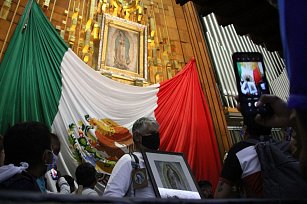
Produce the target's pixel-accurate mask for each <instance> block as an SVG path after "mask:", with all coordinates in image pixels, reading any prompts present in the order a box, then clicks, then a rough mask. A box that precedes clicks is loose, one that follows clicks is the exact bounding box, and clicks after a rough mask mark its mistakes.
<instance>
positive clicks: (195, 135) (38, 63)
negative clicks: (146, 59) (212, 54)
mask: <svg viewBox="0 0 307 204" xmlns="http://www.w3.org/2000/svg"><path fill="white" fill-rule="evenodd" d="M0 90H1V98H0V110H1V111H0V125H1V126H0V133H1V134H4V132H5V130H6V129H7V127H9V126H10V125H13V124H15V123H17V122H20V121H30V120H31V121H41V122H44V123H45V124H47V125H48V126H49V127H50V128H51V130H52V131H53V132H54V133H56V134H57V135H58V136H59V137H60V140H61V142H62V146H61V154H60V161H61V166H62V168H63V170H64V171H65V172H66V173H69V174H71V175H74V172H75V168H76V166H77V164H78V159H80V158H82V159H85V160H87V161H89V162H91V163H93V164H94V165H95V166H96V167H97V169H99V170H101V171H102V172H107V173H110V172H111V171H110V168H109V167H112V165H114V163H115V162H116V159H118V157H119V156H118V155H121V154H123V152H126V151H128V149H129V148H130V147H131V142H132V141H131V133H130V131H129V130H130V129H131V127H132V124H133V123H134V121H135V120H137V119H138V118H140V117H143V116H152V117H155V118H156V119H157V121H158V122H159V124H160V135H161V146H160V149H161V150H163V151H172V152H183V153H184V155H185V158H186V159H187V161H188V163H189V165H190V167H191V169H192V172H193V174H194V176H195V177H196V179H198V180H199V179H207V180H210V181H211V182H212V183H213V185H214V186H215V185H216V183H217V179H218V175H219V173H220V159H219V153H218V149H217V143H216V139H215V135H214V130H213V125H212V121H211V116H210V112H209V110H208V107H207V105H206V101H205V98H204V95H203V93H202V89H201V86H200V83H199V80H198V76H197V71H196V65H195V60H191V61H190V62H189V63H188V64H187V65H186V67H185V68H183V70H182V71H181V72H180V73H178V74H177V75H176V76H175V77H173V78H172V79H170V80H168V81H165V82H163V83H161V84H154V85H151V86H148V87H136V86H130V85H126V84H121V83H119V82H116V81H113V80H111V79H109V78H107V77H104V76H101V75H100V74H99V73H98V72H96V71H94V70H93V69H91V68H89V67H88V66H87V65H86V64H85V63H84V62H83V61H82V60H80V59H79V58H78V57H77V55H76V54H75V53H74V52H73V51H72V50H71V49H69V48H68V47H67V45H66V44H65V43H64V41H63V40H62V38H61V37H60V36H59V35H58V33H57V32H56V30H55V29H54V28H53V26H52V25H51V23H50V22H49V21H48V19H47V18H46V17H45V16H44V14H43V13H42V11H41V9H40V8H39V6H38V5H37V3H36V2H35V1H29V3H28V4H27V6H26V8H25V11H24V15H23V16H22V18H21V19H20V22H19V24H18V26H17V28H16V30H15V33H14V35H13V37H12V39H11V41H10V44H9V47H8V49H7V52H6V53H5V56H4V59H3V61H2V63H1V66H0ZM25 145H27V144H25ZM65 172H62V174H65Z"/></svg>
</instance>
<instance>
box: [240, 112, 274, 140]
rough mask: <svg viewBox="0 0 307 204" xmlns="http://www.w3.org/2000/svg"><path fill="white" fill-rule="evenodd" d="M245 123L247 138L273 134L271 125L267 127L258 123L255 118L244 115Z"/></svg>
mask: <svg viewBox="0 0 307 204" xmlns="http://www.w3.org/2000/svg"><path fill="white" fill-rule="evenodd" d="M243 120H244V122H243V123H244V125H245V126H246V129H245V133H246V135H245V139H247V138H258V137H259V136H261V135H263V136H269V135H271V130H272V128H271V127H265V126H262V125H260V124H258V123H257V122H256V121H255V120H254V118H248V117H244V118H243Z"/></svg>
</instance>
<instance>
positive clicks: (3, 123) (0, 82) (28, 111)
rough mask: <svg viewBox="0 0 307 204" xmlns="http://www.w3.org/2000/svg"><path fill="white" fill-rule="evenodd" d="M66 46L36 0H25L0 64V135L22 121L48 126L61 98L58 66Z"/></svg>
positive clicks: (59, 69)
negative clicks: (21, 13)
mask: <svg viewBox="0 0 307 204" xmlns="http://www.w3.org/2000/svg"><path fill="white" fill-rule="evenodd" d="M25 25H26V27H25ZM24 27H25V28H24ZM30 27H31V29H30ZM67 49H68V47H67V45H66V44H65V43H64V41H63V40H62V39H61V37H60V36H59V35H58V33H57V32H56V30H55V29H54V28H53V26H52V25H51V24H50V22H49V20H48V19H47V18H46V17H45V15H44V14H43V13H42V11H41V9H40V8H39V6H38V5H37V3H36V1H32V0H31V1H29V2H28V4H27V6H26V8H25V10H24V14H23V16H22V17H21V19H20V21H19V24H18V26H17V28H16V30H15V33H14V35H13V37H12V39H11V41H10V44H9V46H8V49H7V51H6V53H5V55H4V59H3V61H2V63H1V65H0V92H1V98H0V134H4V132H5V131H6V129H7V127H8V126H10V125H14V124H15V123H17V122H22V121H30V120H31V121H41V122H44V123H45V124H47V125H48V126H49V127H50V125H51V124H52V122H53V119H54V117H55V115H56V113H57V109H58V103H59V99H60V97H61V86H62V82H61V68H60V65H61V61H62V58H63V55H64V53H65V52H66V51H67Z"/></svg>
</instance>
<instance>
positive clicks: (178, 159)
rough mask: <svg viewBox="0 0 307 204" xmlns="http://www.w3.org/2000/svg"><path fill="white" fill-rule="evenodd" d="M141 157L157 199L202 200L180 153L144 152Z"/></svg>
mask: <svg viewBox="0 0 307 204" xmlns="http://www.w3.org/2000/svg"><path fill="white" fill-rule="evenodd" d="M143 157H144V161H145V165H146V168H147V171H148V174H149V177H150V179H151V182H152V185H153V188H154V191H155V193H156V196H157V197H161V198H170V197H177V198H183V199H200V198H202V193H200V192H201V191H200V189H199V186H198V185H197V183H196V181H195V179H194V177H193V175H192V174H191V170H190V167H189V165H188V164H187V162H186V160H185V158H184V156H183V154H182V153H175V152H161V151H157V152H150V151H145V152H143Z"/></svg>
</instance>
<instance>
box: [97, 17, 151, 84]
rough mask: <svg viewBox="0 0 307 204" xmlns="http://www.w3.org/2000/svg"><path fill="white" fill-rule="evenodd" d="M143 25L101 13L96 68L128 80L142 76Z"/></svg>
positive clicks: (144, 47) (145, 58) (144, 37)
mask: <svg viewBox="0 0 307 204" xmlns="http://www.w3.org/2000/svg"><path fill="white" fill-rule="evenodd" d="M146 39H147V29H146V26H144V25H142V24H138V23H135V22H131V21H128V20H125V19H122V18H118V17H114V16H111V15H109V14H105V15H104V16H103V21H102V32H101V41H100V47H99V59H98V61H99V62H100V63H99V64H100V70H101V71H106V72H109V73H111V74H112V75H117V76H122V77H126V78H130V79H143V80H144V79H146V78H147V73H146V70H147V69H146V68H145V67H147V43H146V41H147V40H146Z"/></svg>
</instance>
